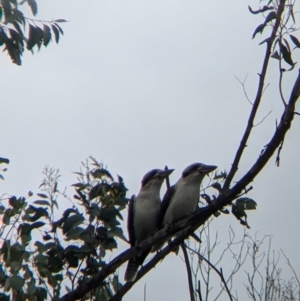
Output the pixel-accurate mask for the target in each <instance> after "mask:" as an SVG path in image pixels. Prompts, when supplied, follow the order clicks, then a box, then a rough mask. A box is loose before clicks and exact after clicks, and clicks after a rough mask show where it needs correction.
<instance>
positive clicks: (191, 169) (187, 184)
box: [152, 163, 217, 252]
mask: <svg viewBox="0 0 300 301" xmlns="http://www.w3.org/2000/svg"><path fill="white" fill-rule="evenodd" d="M216 168H217V166H214V165H205V164H203V163H194V164H191V165H189V166H188V167H187V168H185V169H184V171H183V172H182V176H181V178H180V179H179V180H178V181H177V183H176V184H175V185H173V186H171V187H170V188H169V189H168V190H167V192H166V194H165V195H164V198H163V201H162V205H161V211H160V214H159V224H160V226H159V228H163V227H164V226H166V225H170V224H172V223H174V222H176V221H178V220H179V219H181V218H183V217H185V216H187V215H189V214H191V213H193V212H194V211H196V209H197V208H198V202H199V194H200V185H201V182H202V180H203V178H204V177H205V176H206V175H207V174H209V173H210V172H212V171H213V170H215V169H216ZM163 243H164V242H159V243H157V244H156V245H155V246H153V248H152V252H154V251H157V250H158V249H160V248H161V247H162V245H163Z"/></svg>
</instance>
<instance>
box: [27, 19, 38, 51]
mask: <svg viewBox="0 0 300 301" xmlns="http://www.w3.org/2000/svg"><path fill="white" fill-rule="evenodd" d="M37 36H38V32H37V30H36V28H35V26H33V25H31V24H29V32H28V39H27V49H28V50H31V49H32V48H33V47H34V45H35V44H36V43H37Z"/></svg>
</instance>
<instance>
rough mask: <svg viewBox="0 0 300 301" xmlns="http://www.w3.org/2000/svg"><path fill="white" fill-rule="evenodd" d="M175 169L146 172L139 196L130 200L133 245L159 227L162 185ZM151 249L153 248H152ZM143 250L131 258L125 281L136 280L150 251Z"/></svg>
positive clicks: (129, 211)
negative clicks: (139, 269)
mask: <svg viewBox="0 0 300 301" xmlns="http://www.w3.org/2000/svg"><path fill="white" fill-rule="evenodd" d="M173 171H174V169H169V170H161V169H153V170H151V171H149V172H148V173H146V174H145V176H144V177H143V179H142V186H141V189H140V191H139V193H138V195H137V197H134V196H133V197H132V198H131V200H130V202H129V209H128V220H127V228H128V234H129V241H130V244H131V246H134V245H137V244H138V243H140V242H141V241H143V240H144V239H146V238H147V237H148V236H149V235H150V234H152V233H154V232H155V231H156V230H157V228H158V215H159V212H160V207H161V199H160V189H161V186H162V184H163V182H164V180H165V178H167V177H168V176H169V175H170V174H171V173H172V172H173ZM150 249H151V248H150ZM150 249H149V250H145V251H143V252H142V253H141V254H139V255H138V256H136V257H134V258H132V259H129V261H128V265H127V269H126V272H125V277H124V278H125V281H127V282H128V281H134V280H135V278H136V275H137V271H138V268H139V266H141V265H142V264H143V262H144V260H145V259H146V257H147V255H148V254H149V252H150Z"/></svg>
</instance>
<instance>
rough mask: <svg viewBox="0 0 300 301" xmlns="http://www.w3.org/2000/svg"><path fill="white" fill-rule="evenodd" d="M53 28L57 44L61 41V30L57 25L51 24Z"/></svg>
mask: <svg viewBox="0 0 300 301" xmlns="http://www.w3.org/2000/svg"><path fill="white" fill-rule="evenodd" d="M51 28H52V31H53V32H54V37H55V42H56V44H58V42H59V31H58V29H57V28H56V26H54V25H51Z"/></svg>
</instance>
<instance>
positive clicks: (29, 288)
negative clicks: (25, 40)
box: [27, 279, 36, 295]
mask: <svg viewBox="0 0 300 301" xmlns="http://www.w3.org/2000/svg"><path fill="white" fill-rule="evenodd" d="M35 292H36V287H35V281H34V279H31V281H30V282H29V284H28V286H27V293H28V295H33V294H34V293H35Z"/></svg>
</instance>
